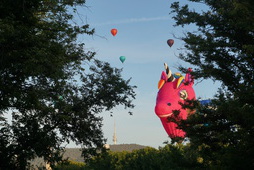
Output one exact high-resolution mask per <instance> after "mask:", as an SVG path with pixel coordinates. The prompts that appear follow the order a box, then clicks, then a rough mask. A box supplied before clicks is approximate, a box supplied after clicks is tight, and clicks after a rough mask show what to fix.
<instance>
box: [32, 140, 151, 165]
mask: <svg viewBox="0 0 254 170" xmlns="http://www.w3.org/2000/svg"><path fill="white" fill-rule="evenodd" d="M108 146H109V150H111V151H113V152H122V151H129V152H131V151H133V150H138V149H143V148H146V147H148V146H144V145H138V144H116V145H108ZM81 154H82V152H81V149H80V148H66V149H65V153H64V155H63V158H64V159H65V158H69V160H72V161H76V162H84V159H83V157H82V156H81ZM31 163H32V165H34V166H35V167H36V166H42V165H44V164H45V163H44V161H43V159H42V158H36V159H35V160H33V161H32V162H31Z"/></svg>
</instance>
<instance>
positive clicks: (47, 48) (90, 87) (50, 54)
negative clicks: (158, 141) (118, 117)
mask: <svg viewBox="0 0 254 170" xmlns="http://www.w3.org/2000/svg"><path fill="white" fill-rule="evenodd" d="M85 2H86V1H85V0H62V1H53V0H52V1H51V0H23V1H19V0H12V1H9V0H2V1H1V3H0V11H1V12H0V60H1V62H0V63H1V67H0V78H1V81H0V98H1V102H0V162H1V168H0V169H25V168H26V167H27V165H28V160H31V159H33V158H34V157H35V156H39V157H44V159H45V160H46V161H48V162H50V163H52V164H53V163H54V162H55V161H58V160H60V159H61V155H60V151H61V150H62V149H63V145H62V144H63V143H64V142H67V143H69V142H70V141H74V142H75V143H76V144H81V145H82V146H83V155H84V157H88V156H89V155H91V154H95V153H96V151H97V149H98V148H101V147H102V146H103V143H104V142H105V139H104V138H103V133H102V131H101V126H102V118H101V117H100V116H99V115H98V114H99V113H101V112H103V111H104V110H111V109H112V108H114V107H115V106H117V105H124V107H125V108H126V109H127V108H129V109H131V108H133V107H134V105H133V104H132V100H133V99H134V98H135V92H134V88H135V86H132V85H130V84H129V83H130V79H129V80H124V79H123V78H122V77H121V71H122V70H121V69H118V68H112V67H111V66H110V64H109V63H107V62H102V61H99V60H97V59H96V58H95V53H94V52H92V51H86V50H85V49H84V47H85V44H84V43H79V42H78V41H77V38H78V36H81V35H83V36H85V35H93V33H94V31H95V30H94V29H90V28H89V25H88V24H85V25H77V24H75V23H74V22H72V19H73V14H74V13H75V12H76V11H77V7H78V6H85ZM8 118H10V119H9V120H8Z"/></svg>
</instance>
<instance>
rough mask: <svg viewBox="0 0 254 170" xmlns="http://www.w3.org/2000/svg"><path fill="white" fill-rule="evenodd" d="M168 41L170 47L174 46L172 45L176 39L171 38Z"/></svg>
mask: <svg viewBox="0 0 254 170" xmlns="http://www.w3.org/2000/svg"><path fill="white" fill-rule="evenodd" d="M167 43H168V45H169V46H170V47H172V45H173V44H174V40H173V39H169V40H168V41H167Z"/></svg>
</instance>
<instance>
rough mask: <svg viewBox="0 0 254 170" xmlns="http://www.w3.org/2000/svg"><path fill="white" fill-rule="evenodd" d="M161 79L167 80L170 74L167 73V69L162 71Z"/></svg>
mask: <svg viewBox="0 0 254 170" xmlns="http://www.w3.org/2000/svg"><path fill="white" fill-rule="evenodd" d="M161 79H162V80H165V81H167V79H168V75H167V73H166V72H165V71H163V72H162V73H161Z"/></svg>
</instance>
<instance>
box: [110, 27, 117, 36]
mask: <svg viewBox="0 0 254 170" xmlns="http://www.w3.org/2000/svg"><path fill="white" fill-rule="evenodd" d="M111 34H112V35H113V36H116V34H117V29H115V28H113V29H111Z"/></svg>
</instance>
